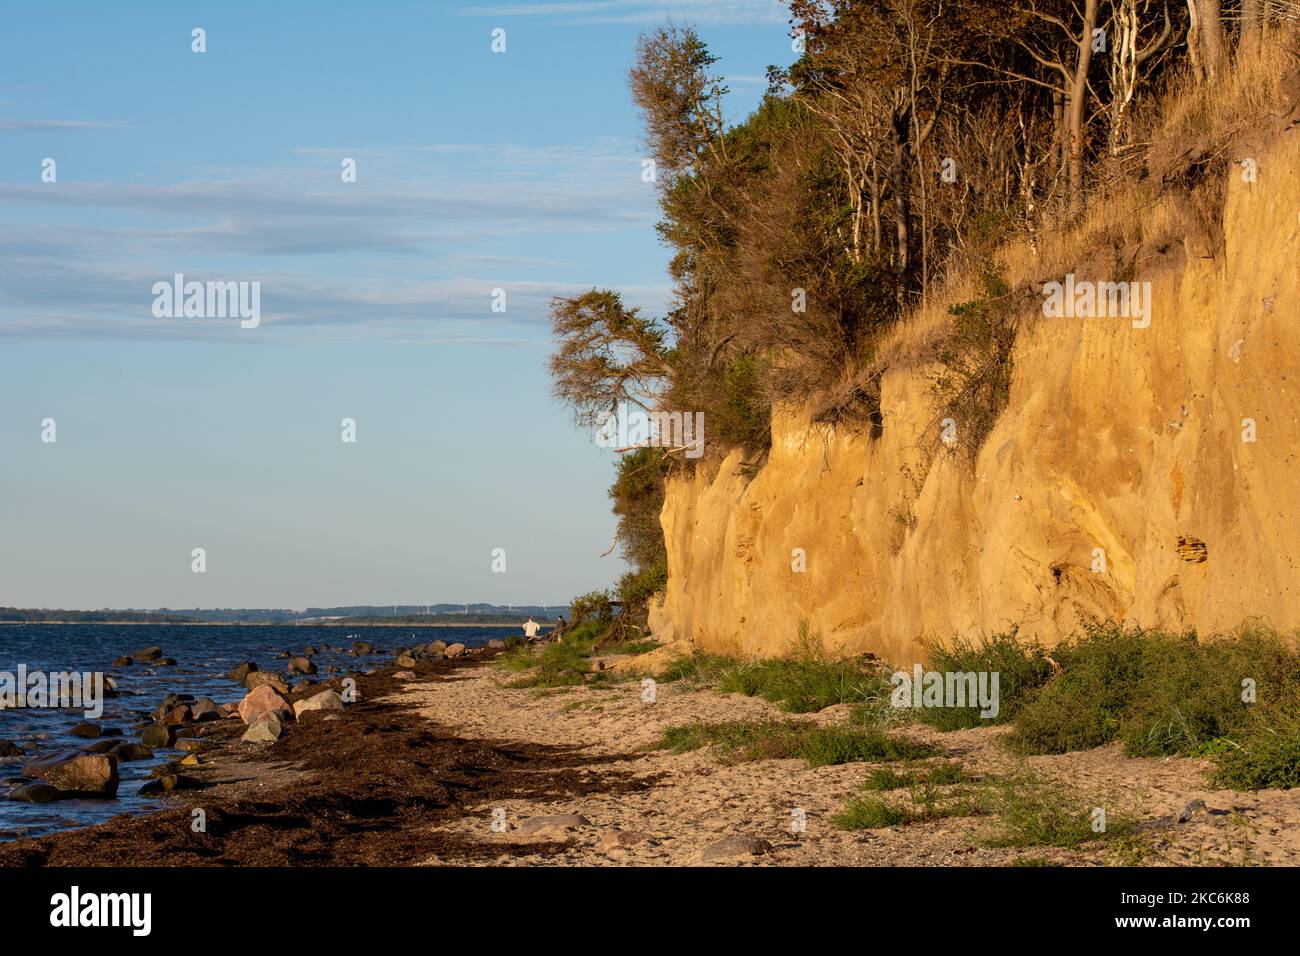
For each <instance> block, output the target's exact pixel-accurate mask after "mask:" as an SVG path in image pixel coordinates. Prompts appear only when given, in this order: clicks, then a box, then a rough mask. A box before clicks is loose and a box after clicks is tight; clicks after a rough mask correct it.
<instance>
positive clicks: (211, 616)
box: [0, 604, 569, 625]
mask: <svg viewBox="0 0 1300 956" xmlns="http://www.w3.org/2000/svg"><path fill="white" fill-rule="evenodd" d="M467 608H468V609H467ZM561 614H563V615H564V616H566V617H568V616H569V608H568V606H567V605H549V606H548V605H537V604H525V605H520V606H519V607H510V608H504V607H500V606H498V605H495V604H470V605H468V606H467V605H464V604H432V605H425V604H418V605H416V604H397V605H393V604H386V605H382V606H380V605H370V604H361V605H355V606H350V607H329V608H324V607H309V608H307V610H305V611H294V610H291V609H288V608H247V607H240V608H182V609H173V608H166V607H163V608H157V609H155V610H150V611H145V610H132V609H129V608H128V609H125V610H109V609H103V610H99V611H67V610H50V609H47V608H17V607H7V608H0V623H6V622H7V623H22V622H31V623H39V622H48V621H72V622H78V623H96V622H98V623H123V622H128V621H142V622H148V623H154V624H296V623H305V622H311V623H317V622H319V621H321V620H322V619H327V620H329V621H330V622H331V623H340V624H344V623H346V624H501V625H510V624H522V623H523V622H524V621H525V620H527V619H528V618H529V617H534V618H536V619H537V620H538V621H542V622H546V621H553V620H554V619H555V618H556V617H558V616H559V615H561Z"/></svg>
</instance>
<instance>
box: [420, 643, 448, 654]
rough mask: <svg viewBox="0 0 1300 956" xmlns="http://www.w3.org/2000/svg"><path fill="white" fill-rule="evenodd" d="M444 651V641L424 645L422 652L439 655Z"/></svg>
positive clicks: (445, 647)
mask: <svg viewBox="0 0 1300 956" xmlns="http://www.w3.org/2000/svg"><path fill="white" fill-rule="evenodd" d="M446 649H447V642H446V641H430V642H429V643H428V644H425V645H424V651H425V653H426V654H441V653H442V652H443V651H445V650H446Z"/></svg>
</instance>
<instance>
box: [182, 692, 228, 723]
mask: <svg viewBox="0 0 1300 956" xmlns="http://www.w3.org/2000/svg"><path fill="white" fill-rule="evenodd" d="M224 716H226V712H225V711H224V710H222V709H221V708H220V707H218V706H217V702H216V701H215V700H213V699H212V698H211V697H200V698H199V699H198V700H196V701H195V702H194V705H193V706H192V707H191V708H190V719H191V720H220V719H221V718H222V717H224Z"/></svg>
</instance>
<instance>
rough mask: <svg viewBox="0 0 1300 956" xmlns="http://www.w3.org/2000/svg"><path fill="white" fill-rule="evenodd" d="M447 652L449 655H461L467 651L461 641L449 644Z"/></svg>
mask: <svg viewBox="0 0 1300 956" xmlns="http://www.w3.org/2000/svg"><path fill="white" fill-rule="evenodd" d="M445 653H446V655H447V656H448V657H460V656H461V655H462V654H464V653H465V645H464V644H461V643H459V642H458V643H456V644H448V645H447V650H446V652H445Z"/></svg>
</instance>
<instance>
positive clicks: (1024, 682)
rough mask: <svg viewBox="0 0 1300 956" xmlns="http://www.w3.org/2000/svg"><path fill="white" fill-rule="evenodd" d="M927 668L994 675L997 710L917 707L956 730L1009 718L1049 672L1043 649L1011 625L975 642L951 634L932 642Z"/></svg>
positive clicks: (924, 716) (923, 716) (926, 719)
mask: <svg viewBox="0 0 1300 956" xmlns="http://www.w3.org/2000/svg"><path fill="white" fill-rule="evenodd" d="M929 651H930V668H931V669H932V670H936V671H941V672H953V673H967V672H972V671H973V672H975V673H980V672H985V673H996V674H997V675H998V714H997V716H996V717H981V716H980V708H979V707H978V706H975V707H921V708H918V709H917V711H916V717H917V719H918V720H920V721H922V722H923V723H927V724H930V725H931V726H933V727H938V728H939V729H940V730H960V729H962V728H964V727H980V726H984V725H986V724H1002V723H1006V722H1008V721H1010V720H1011V719H1012V718H1014V717H1015V715H1016V713H1017V712H1018V711H1019V710H1020V708H1021V707H1023V706H1024V704H1025V702H1026V701H1027V700H1028V699H1029V698H1030V697H1031V696H1032V695H1033V693H1034V692H1035V691H1036V690H1038V688H1040V687H1042V686H1043V685H1044V684H1045V683H1047V680H1048V678H1049V677H1051V676H1052V671H1053V668H1052V665H1051V663H1050V662H1049V661H1048V659H1047V652H1046V651H1045V650H1044V649H1043V648H1042V647H1041V646H1040V645H1038V644H1036V643H1035V644H1031V643H1025V642H1022V641H1020V640H1018V639H1017V637H1016V631H1015V629H1012V630H1011V631H1009V632H1006V633H1002V634H994V635H993V636H992V637H981V638H980V639H979V641H978V642H973V641H971V640H968V639H966V638H954V639H953V640H951V641H948V642H946V643H944V644H936V645H932V646H931V647H930V649H929Z"/></svg>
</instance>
